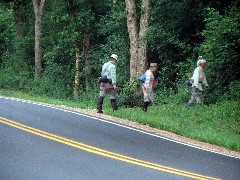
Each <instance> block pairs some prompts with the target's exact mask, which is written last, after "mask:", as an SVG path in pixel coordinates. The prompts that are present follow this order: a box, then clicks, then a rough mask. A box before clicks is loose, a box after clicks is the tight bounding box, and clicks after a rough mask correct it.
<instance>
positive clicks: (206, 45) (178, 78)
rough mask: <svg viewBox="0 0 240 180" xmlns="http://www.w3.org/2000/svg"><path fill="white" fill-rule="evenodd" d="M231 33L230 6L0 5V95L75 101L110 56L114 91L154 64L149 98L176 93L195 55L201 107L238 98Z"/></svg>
mask: <svg viewBox="0 0 240 180" xmlns="http://www.w3.org/2000/svg"><path fill="white" fill-rule="evenodd" d="M239 27H240V2H239V1H238V0H229V1H223V0H211V1H205V0H154V1H151V0H125V1H123V0H101V1H99V0H32V1H30V0H28V1H23V0H0V88H3V89H13V90H21V91H26V92H31V93H33V94H39V95H47V96H51V97H57V98H76V99H77V98H78V96H79V94H81V93H85V92H89V93H91V92H97V88H98V87H97V85H96V81H97V79H98V77H99V76H100V74H101V66H102V64H103V63H104V62H107V61H108V58H109V56H110V55H111V54H112V53H114V54H117V55H118V57H119V62H118V65H117V74H118V77H117V78H118V79H117V82H118V84H119V85H125V87H128V86H127V85H128V84H130V82H131V84H134V82H136V81H137V80H136V79H137V78H138V77H139V76H140V75H141V74H142V73H143V72H144V71H145V70H146V68H147V66H148V64H149V63H150V62H157V63H158V64H160V66H159V74H157V75H156V77H158V88H157V92H159V93H161V92H164V93H165V94H168V93H170V92H173V93H178V91H179V88H185V86H186V85H185V81H186V80H187V79H188V78H189V77H190V76H191V75H192V72H193V70H194V68H195V67H196V61H197V57H198V56H199V55H202V56H203V58H204V59H206V60H207V61H208V67H207V69H206V74H207V79H208V82H209V85H210V87H209V89H208V90H207V93H206V102H207V103H215V102H217V101H219V100H222V99H223V98H225V99H239V98H240V93H239V92H240V71H239V67H240V55H239V52H240V28H239ZM136 83H137V82H136ZM126 91H131V89H126Z"/></svg>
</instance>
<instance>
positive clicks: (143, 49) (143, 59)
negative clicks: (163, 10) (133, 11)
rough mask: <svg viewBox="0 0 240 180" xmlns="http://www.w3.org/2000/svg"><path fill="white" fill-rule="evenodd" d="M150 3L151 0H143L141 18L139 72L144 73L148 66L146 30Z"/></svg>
mask: <svg viewBox="0 0 240 180" xmlns="http://www.w3.org/2000/svg"><path fill="white" fill-rule="evenodd" d="M149 5H150V0H142V5H141V12H142V13H141V18H140V30H139V47H138V60H139V63H138V72H139V73H140V74H143V73H144V72H145V71H146V67H147V62H148V58H147V49H148V47H147V42H146V31H147V29H148V25H149Z"/></svg>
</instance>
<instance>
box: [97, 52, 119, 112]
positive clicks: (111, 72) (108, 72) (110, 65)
mask: <svg viewBox="0 0 240 180" xmlns="http://www.w3.org/2000/svg"><path fill="white" fill-rule="evenodd" d="M117 61H118V56H117V55H116V54H112V55H111V56H110V60H109V62H107V63H105V64H104V65H103V66H102V73H101V78H100V92H99V97H98V102H97V112H98V113H103V111H102V105H103V101H104V98H105V96H106V94H108V95H109V96H110V102H111V106H112V108H113V110H114V111H115V110H117V109H118V107H117V102H116V94H115V89H116V64H117Z"/></svg>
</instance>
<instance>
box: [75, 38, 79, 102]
mask: <svg viewBox="0 0 240 180" xmlns="http://www.w3.org/2000/svg"><path fill="white" fill-rule="evenodd" d="M80 58H81V54H80V43H76V62H75V81H74V98H75V99H77V98H78V97H79V93H80Z"/></svg>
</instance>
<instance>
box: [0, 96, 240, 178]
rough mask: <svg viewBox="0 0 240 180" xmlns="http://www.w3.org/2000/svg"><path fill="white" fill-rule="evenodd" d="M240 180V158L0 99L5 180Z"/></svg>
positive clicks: (0, 173) (0, 171)
mask: <svg viewBox="0 0 240 180" xmlns="http://www.w3.org/2000/svg"><path fill="white" fill-rule="evenodd" d="M82 179H83V180H85V179H93V180H95V179H106V180H108V179H110V180H118V179H121V180H122V179H123V180H128V179H133V180H147V179H160V180H168V179H173V180H175V179H176V180H178V179H225V180H240V159H239V158H238V157H230V156H227V155H223V154H218V153H214V152H210V151H207V150H202V149H199V148H195V147H191V146H187V145H185V144H181V143H178V142H174V141H171V140H168V139H165V138H162V137H160V136H155V135H152V134H149V133H146V132H144V131H139V130H137V129H133V128H129V127H127V126H123V125H120V124H116V123H111V122H108V121H105V120H103V119H98V118H94V117H90V116H86V115H83V114H79V113H76V112H70V111H66V110H62V109H57V108H54V107H48V106H44V105H41V104H34V103H29V102H24V101H18V100H14V99H9V98H4V97H0V180H82Z"/></svg>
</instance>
